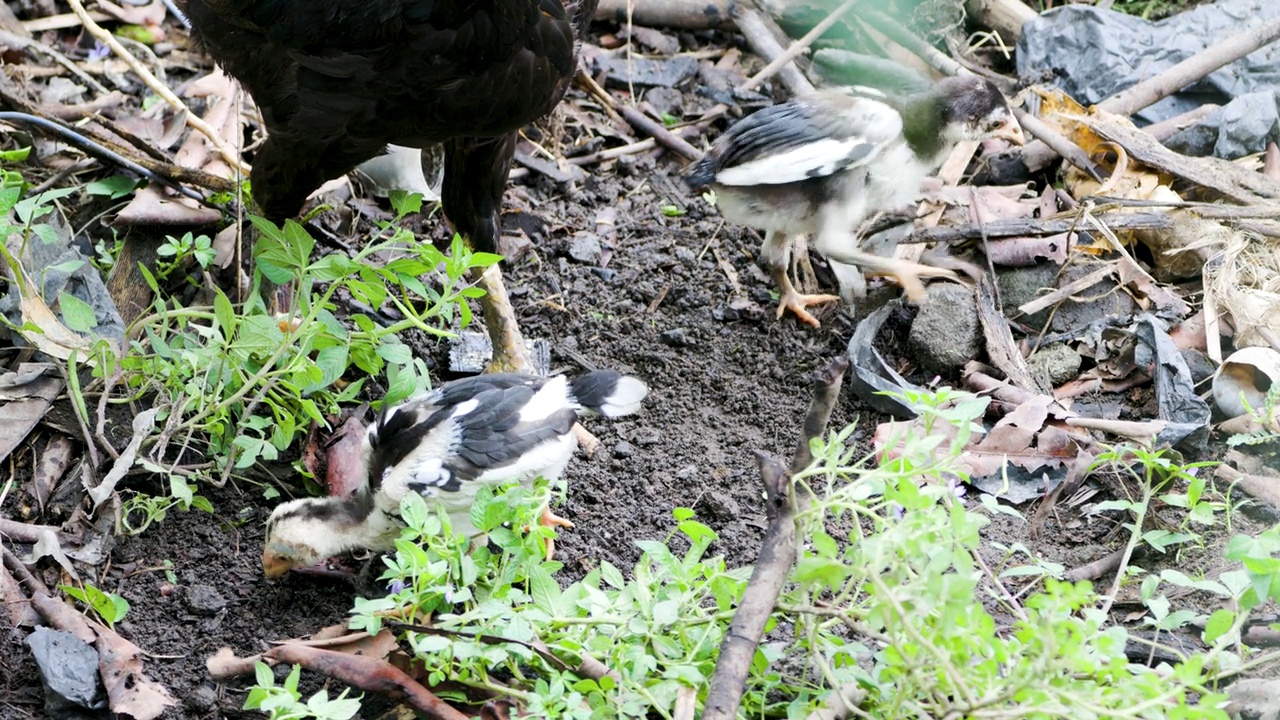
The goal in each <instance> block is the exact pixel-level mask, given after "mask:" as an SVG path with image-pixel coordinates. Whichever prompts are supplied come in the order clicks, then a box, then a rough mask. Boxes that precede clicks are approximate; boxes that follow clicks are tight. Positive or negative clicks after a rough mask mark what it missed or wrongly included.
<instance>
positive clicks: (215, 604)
mask: <svg viewBox="0 0 1280 720" xmlns="http://www.w3.org/2000/svg"><path fill="white" fill-rule="evenodd" d="M186 605H187V609H188V610H190V611H191V612H193V613H196V614H197V615H216V614H218V613H219V612H221V611H222V610H223V608H225V607H226V606H227V600H226V598H224V597H222V594H221V593H219V592H218V591H217V590H215V589H213V587H212V586H210V585H204V584H196V585H192V586H191V587H189V588H187V596H186Z"/></svg>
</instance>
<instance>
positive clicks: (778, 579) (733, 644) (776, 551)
mask: <svg viewBox="0 0 1280 720" xmlns="http://www.w3.org/2000/svg"><path fill="white" fill-rule="evenodd" d="M848 367H849V358H848V357H847V356H844V355H842V356H840V357H838V358H836V359H835V360H833V361H832V362H831V364H829V365H828V366H827V367H826V368H824V369H823V371H822V372H821V374H820V375H819V376H818V378H817V379H816V380H815V381H814V384H813V385H814V387H813V402H812V403H811V404H810V405H809V414H808V415H806V416H805V420H804V430H803V432H801V434H800V440H799V443H798V444H797V446H796V451H795V454H794V455H793V456H792V458H791V469H790V472H788V471H787V469H786V468H784V467H783V466H782V464H781V463H780V462H778V461H777V460H776V459H774V458H772V457H769V456H768V455H766V454H765V453H763V452H760V451H757V452H756V463H757V464H758V465H759V467H760V475H761V478H762V479H763V481H764V488H765V494H766V500H765V510H766V512H767V513H768V515H769V527H768V529H767V530H766V531H765V536H764V540H763V541H762V542H761V545H760V555H759V559H758V560H757V562H756V566H755V568H754V569H753V570H752V572H751V580H750V581H748V583H747V588H746V590H745V592H743V594H742V601H741V602H740V603H739V605H738V610H737V612H735V613H734V616H733V621H732V622H730V624H729V630H728V632H727V633H725V636H724V641H723V642H722V643H721V644H720V658H719V660H717V661H716V670H715V674H714V675H713V676H712V678H711V686H710V689H709V690H707V700H706V708H705V711H704V712H703V715H702V718H703V720H734V718H736V717H737V714H738V706H739V705H740V704H741V703H742V693H743V691H744V688H745V683H746V679H747V674H748V673H749V672H750V670H751V661H752V659H753V658H754V657H755V652H756V648H757V647H758V646H759V644H760V638H761V637H762V636H763V634H764V627H765V624H766V623H767V622H768V620H769V616H770V614H772V612H773V606H774V603H776V602H777V600H778V595H779V594H780V593H781V592H782V586H783V584H784V583H786V581H787V577H788V576H789V575H790V574H791V567H792V565H793V564H794V563H795V559H796V531H797V528H796V522H795V518H796V515H797V513H802V512H804V510H805V509H806V508H808V506H809V498H808V496H807V495H805V494H803V493H796V492H794V486H793V485H792V483H791V476H792V475H794V474H795V473H798V472H800V471H801V470H804V469H805V468H806V467H808V466H809V464H810V463H812V462H813V454H812V452H811V451H810V449H809V441H810V440H812V439H814V438H816V437H820V436H821V435H822V433H823V432H825V431H826V428H827V423H828V422H829V421H830V420H831V411H832V409H833V408H834V407H835V403H836V400H837V399H838V398H839V397H840V387H841V385H842V384H843V381H844V373H845V370H847V369H848Z"/></svg>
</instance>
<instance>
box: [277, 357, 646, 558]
mask: <svg viewBox="0 0 1280 720" xmlns="http://www.w3.org/2000/svg"><path fill="white" fill-rule="evenodd" d="M648 391H649V389H648V387H647V386H646V385H645V384H644V382H643V381H641V380H640V379H638V378H635V377H632V376H627V375H622V374H620V373H618V372H615V371H612V370H601V371H596V372H590V373H587V374H585V375H582V376H579V377H577V378H573V379H569V378H566V377H564V376H557V377H553V378H544V377H539V376H535V375H522V374H516V373H498V374H486V375H479V376H476V377H472V378H466V379H463V380H456V381H453V382H450V383H445V384H444V385H441V386H440V387H439V388H437V389H435V390H433V391H431V392H430V393H427V394H426V395H423V396H421V397H418V398H414V399H411V400H409V401H407V402H405V403H403V404H401V405H397V406H395V407H393V408H389V409H387V410H385V411H384V412H383V413H382V414H381V415H380V416H379V417H378V419H377V421H376V422H375V423H374V424H373V425H372V426H371V427H370V428H369V430H368V432H367V433H366V436H365V442H364V446H363V449H362V458H363V463H364V467H365V468H367V473H368V483H367V485H366V486H365V487H363V488H361V489H359V490H357V491H356V493H355V494H354V495H353V496H352V497H350V498H334V497H327V498H304V499H300V500H292V501H290V502H287V503H284V504H282V505H280V506H279V507H277V508H276V509H275V510H274V511H273V512H272V513H271V517H270V519H269V520H268V521H267V541H266V547H265V549H264V551H263V556H262V563H263V569H264V571H265V572H266V574H267V576H268V577H275V576H278V575H281V574H283V573H284V572H286V571H288V570H289V569H291V568H294V567H299V566H306V565H313V564H315V563H317V562H319V561H321V560H323V559H324V558H326V557H330V556H333V555H337V554H339V553H342V552H344V551H348V550H353V549H357V548H368V549H373V550H388V549H390V548H391V547H392V543H393V542H394V540H395V538H396V537H397V536H398V535H399V533H400V530H401V529H402V528H403V522H402V521H401V520H400V517H399V508H400V501H401V500H402V499H403V498H404V497H405V495H406V494H407V493H410V492H416V493H419V494H421V495H422V496H423V497H427V498H436V499H438V500H439V501H440V503H441V504H442V505H443V506H444V508H445V509H446V510H447V511H448V512H449V514H450V519H451V520H452V522H453V526H454V530H455V531H456V532H461V533H464V534H468V535H473V534H475V532H476V531H475V528H474V527H472V525H471V522H470V509H471V503H472V501H473V500H474V498H475V494H476V490H477V489H478V488H479V487H480V486H482V485H486V484H493V485H496V484H503V483H507V482H512V481H515V482H522V483H532V482H533V480H534V479H535V478H537V477H545V478H547V479H552V480H554V479H558V478H560V477H561V475H562V474H563V473H564V470H565V467H566V466H567V465H568V463H569V460H570V459H571V458H572V457H573V452H574V450H575V449H576V448H577V439H576V437H575V436H574V434H573V432H572V430H573V425H574V423H575V422H576V421H577V419H578V417H579V416H581V415H586V414H596V415H603V416H605V417H609V418H614V417H622V416H625V415H631V414H634V413H636V412H638V411H639V409H640V404H641V401H642V400H643V399H644V397H645V395H647V394H648Z"/></svg>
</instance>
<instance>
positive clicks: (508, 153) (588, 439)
mask: <svg viewBox="0 0 1280 720" xmlns="http://www.w3.org/2000/svg"><path fill="white" fill-rule="evenodd" d="M515 148H516V136H515V134H514V133H513V134H511V135H508V136H506V137H502V138H496V139H495V138H457V139H455V140H453V141H452V142H450V143H449V144H448V145H447V146H446V147H445V171H444V183H443V185H442V186H441V190H440V199H441V202H442V203H443V205H444V211H445V214H446V215H448V216H449V220H450V221H451V222H452V223H453V227H454V230H456V231H457V232H458V233H459V234H460V235H462V237H463V238H465V239H466V240H467V242H468V243H470V245H471V247H472V248H473V249H475V250H478V251H480V252H491V253H496V252H497V251H498V227H499V225H498V208H499V207H501V205H502V193H503V191H504V190H505V189H506V187H507V173H508V172H509V171H510V169H511V158H512V156H513V155H514V154H515ZM471 277H472V278H474V279H475V281H476V284H477V285H479V286H480V288H481V289H483V290H484V297H482V298H480V309H481V312H482V313H483V314H484V325H485V329H486V330H487V331H488V332H489V341H490V343H491V345H492V346H493V356H492V358H490V360H489V367H488V368H487V369H488V371H489V372H531V371H532V369H531V368H530V366H529V359H528V356H527V355H526V353H525V344H524V335H523V334H521V332H520V326H519V324H518V323H517V322H516V312H515V308H513V307H512V306H511V299H510V297H508V296H507V289H506V286H505V285H503V283H502V270H501V269H499V267H498V266H497V265H494V266H492V267H490V268H485V269H480V268H477V269H475V270H473V271H472V273H471ZM573 432H574V435H577V437H578V443H579V444H580V445H581V446H582V448H583V450H584V451H586V453H587V455H588V456H590V455H594V454H595V451H596V450H597V449H598V448H599V447H600V441H599V440H598V439H597V438H596V436H594V435H592V434H591V433H589V432H587V430H586V428H584V427H582V425H581V424H577V425H574V426H573Z"/></svg>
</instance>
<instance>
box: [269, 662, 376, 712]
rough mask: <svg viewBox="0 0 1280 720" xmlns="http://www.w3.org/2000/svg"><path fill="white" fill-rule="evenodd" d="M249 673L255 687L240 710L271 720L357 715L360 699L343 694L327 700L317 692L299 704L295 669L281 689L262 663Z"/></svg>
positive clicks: (325, 694)
mask: <svg viewBox="0 0 1280 720" xmlns="http://www.w3.org/2000/svg"><path fill="white" fill-rule="evenodd" d="M253 671H254V677H255V679H256V680H257V684H256V685H255V686H254V687H253V688H252V689H250V690H249V696H248V697H246V698H245V701H244V709H245V710H261V711H263V712H265V713H267V714H268V716H270V717H271V720H302V719H303V718H316V719H317V720H349V718H353V717H355V716H356V713H358V712H360V699H359V698H349V697H347V691H346V690H343V691H342V693H341V694H340V695H338V697H336V698H333V699H332V700H330V699H329V693H328V691H326V690H320V691H319V692H317V693H316V694H315V695H312V696H311V697H310V698H309V699H308V700H307V701H306V702H305V703H304V702H302V694H301V693H299V692H298V679H299V677H300V676H301V671H302V667H301V666H299V665H294V666H293V670H292V671H290V673H289V676H288V677H286V678H285V680H284V683H283V684H281V685H276V684H275V676H274V675H272V674H271V667H270V666H268V665H267V664H266V663H264V662H259V663H258V664H257V665H255V666H254V668H253Z"/></svg>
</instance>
